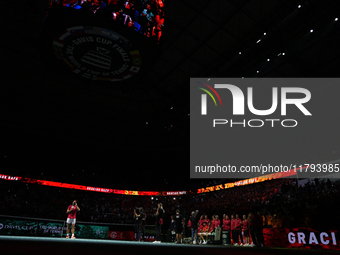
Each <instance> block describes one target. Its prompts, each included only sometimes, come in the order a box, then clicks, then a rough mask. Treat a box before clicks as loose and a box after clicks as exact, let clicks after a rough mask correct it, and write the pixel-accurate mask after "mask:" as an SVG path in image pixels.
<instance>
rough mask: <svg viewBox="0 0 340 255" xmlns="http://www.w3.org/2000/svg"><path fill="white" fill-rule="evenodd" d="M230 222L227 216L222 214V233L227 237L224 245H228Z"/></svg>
mask: <svg viewBox="0 0 340 255" xmlns="http://www.w3.org/2000/svg"><path fill="white" fill-rule="evenodd" d="M230 224H231V221H230V219H229V216H228V215H226V214H223V231H225V232H226V235H227V243H226V244H225V245H229V244H230V228H231V225H230Z"/></svg>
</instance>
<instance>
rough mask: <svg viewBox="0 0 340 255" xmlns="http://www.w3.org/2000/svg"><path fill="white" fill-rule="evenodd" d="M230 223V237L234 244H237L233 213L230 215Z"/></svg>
mask: <svg viewBox="0 0 340 255" xmlns="http://www.w3.org/2000/svg"><path fill="white" fill-rule="evenodd" d="M230 225H231V237H232V240H233V243H234V245H235V246H237V245H238V235H237V233H236V218H234V215H231V222H230Z"/></svg>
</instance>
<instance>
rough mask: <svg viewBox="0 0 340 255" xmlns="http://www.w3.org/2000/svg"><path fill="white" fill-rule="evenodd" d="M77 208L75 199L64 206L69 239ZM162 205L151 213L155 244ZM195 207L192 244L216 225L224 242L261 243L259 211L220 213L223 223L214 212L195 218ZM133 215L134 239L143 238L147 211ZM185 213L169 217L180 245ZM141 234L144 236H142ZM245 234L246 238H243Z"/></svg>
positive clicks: (191, 220)
mask: <svg viewBox="0 0 340 255" xmlns="http://www.w3.org/2000/svg"><path fill="white" fill-rule="evenodd" d="M78 211H80V208H79V206H78V204H77V200H74V201H73V202H72V204H71V205H70V206H69V207H68V208H67V211H66V213H67V214H68V217H67V220H66V223H67V230H66V238H70V236H69V233H70V230H71V233H72V236H71V238H72V239H74V238H76V237H75V235H74V228H75V224H76V214H77V212H78ZM164 212H165V211H164V208H163V204H162V203H158V204H157V209H156V212H155V214H154V215H153V216H154V218H155V229H156V236H155V240H154V243H160V242H161V228H162V225H163V217H164ZM198 212H199V211H198V210H196V211H192V212H191V215H190V217H189V220H188V227H189V228H191V243H190V244H207V241H208V236H209V235H212V234H214V233H215V230H216V228H222V230H223V232H224V234H226V237H227V238H226V240H227V243H226V245H230V244H233V245H235V246H238V245H241V246H243V245H244V246H264V242H263V233H262V228H263V225H262V222H263V218H262V217H263V216H262V215H261V213H260V212H258V213H257V214H253V213H249V214H248V216H246V215H243V217H242V219H241V218H240V217H239V215H238V214H235V216H234V215H231V216H230V218H229V216H228V215H226V214H223V219H222V224H221V220H220V219H219V216H218V215H213V216H212V219H211V220H210V219H208V215H201V217H200V219H198ZM134 218H135V234H136V241H138V242H139V241H141V239H142V240H144V233H145V219H146V214H145V213H144V210H143V208H142V207H140V208H136V209H134ZM184 220H185V218H184V216H183V215H182V214H181V213H180V210H179V209H177V210H176V214H175V215H174V216H171V224H172V226H173V228H174V229H172V231H171V232H172V234H175V235H176V244H181V243H182V239H183V225H184V224H183V223H184ZM169 230H170V229H169ZM142 233H143V235H142ZM249 236H251V239H252V244H250V239H249ZM243 237H245V238H243Z"/></svg>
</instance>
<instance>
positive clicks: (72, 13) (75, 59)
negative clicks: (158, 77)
mask: <svg viewBox="0 0 340 255" xmlns="http://www.w3.org/2000/svg"><path fill="white" fill-rule="evenodd" d="M163 27H164V4H163V1H161V0H157V1H155V0H124V1H123V0H51V1H50V4H49V9H48V12H47V14H46V17H45V19H44V26H43V44H44V47H43V50H44V54H43V56H44V57H45V61H46V63H47V65H48V66H51V67H52V68H53V70H60V71H66V69H67V70H68V72H69V71H71V72H72V73H73V74H75V75H77V76H80V77H83V78H85V79H89V80H94V81H108V82H126V81H131V80H132V79H138V77H141V76H142V75H143V74H145V73H146V72H147V70H148V69H149V67H150V66H152V65H153V64H154V63H155V60H156V58H157V56H158V55H159V51H160V45H161V41H162V40H161V38H162V30H163Z"/></svg>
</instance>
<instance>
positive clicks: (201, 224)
mask: <svg viewBox="0 0 340 255" xmlns="http://www.w3.org/2000/svg"><path fill="white" fill-rule="evenodd" d="M203 217H204V216H203V215H201V217H200V220H199V221H198V222H199V223H200V228H203V222H204V219H203Z"/></svg>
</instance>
